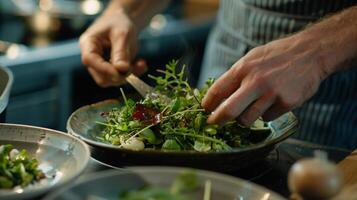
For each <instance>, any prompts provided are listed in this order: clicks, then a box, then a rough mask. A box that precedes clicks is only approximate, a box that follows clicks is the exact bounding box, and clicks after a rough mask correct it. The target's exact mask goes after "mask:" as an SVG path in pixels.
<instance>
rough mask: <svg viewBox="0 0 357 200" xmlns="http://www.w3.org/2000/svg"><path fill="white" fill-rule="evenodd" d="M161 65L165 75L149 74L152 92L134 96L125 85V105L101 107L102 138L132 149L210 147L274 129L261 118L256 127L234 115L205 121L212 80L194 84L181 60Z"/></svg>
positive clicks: (248, 140)
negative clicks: (221, 120) (243, 123)
mask: <svg viewBox="0 0 357 200" xmlns="http://www.w3.org/2000/svg"><path fill="white" fill-rule="evenodd" d="M158 71H159V72H160V73H162V75H163V76H151V75H149V77H150V78H152V79H154V80H155V81H156V86H155V93H154V94H150V95H147V96H146V97H145V98H143V99H141V100H140V101H134V100H133V99H128V98H127V97H126V95H125V94H124V92H123V90H121V93H122V96H123V101H124V103H123V105H122V106H121V107H116V108H114V109H112V110H111V111H110V112H106V113H102V117H103V118H104V122H97V123H98V124H100V125H102V126H104V129H103V131H102V132H101V134H99V136H97V139H98V140H100V141H102V142H106V143H111V144H113V145H118V146H120V147H122V148H126V149H133V150H142V149H159V150H174V151H181V150H194V151H199V152H210V151H227V150H231V149H232V148H233V147H244V146H247V145H251V144H253V143H257V142H260V141H262V140H264V139H265V138H266V137H268V136H269V134H270V129H269V128H267V127H266V124H265V123H264V122H263V121H261V120H257V121H256V122H255V123H254V124H253V126H252V127H243V126H241V125H239V124H238V123H237V122H236V121H230V122H227V123H226V124H224V125H223V126H218V125H215V124H207V123H206V120H207V118H208V115H209V113H207V112H206V111H205V110H204V109H203V108H202V107H201V101H202V99H203V97H204V95H205V94H206V92H207V90H208V88H209V87H210V86H211V85H212V83H213V82H214V80H213V79H209V80H207V82H206V85H205V86H204V87H203V88H201V89H196V88H191V87H190V85H189V83H188V81H187V78H186V76H185V66H183V67H181V69H180V70H179V67H178V62H177V61H171V62H170V63H168V64H167V65H166V69H165V70H162V71H161V70H158Z"/></svg>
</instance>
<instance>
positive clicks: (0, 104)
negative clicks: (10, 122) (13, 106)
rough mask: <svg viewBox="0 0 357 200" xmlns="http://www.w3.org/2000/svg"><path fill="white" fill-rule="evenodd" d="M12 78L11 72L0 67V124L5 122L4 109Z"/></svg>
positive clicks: (7, 100)
mask: <svg viewBox="0 0 357 200" xmlns="http://www.w3.org/2000/svg"><path fill="white" fill-rule="evenodd" d="M13 81H14V77H13V75H12V72H11V71H10V70H9V69H7V68H5V67H1V66H0V122H5V117H6V107H7V104H8V102H9V96H10V90H11V86H12V83H13Z"/></svg>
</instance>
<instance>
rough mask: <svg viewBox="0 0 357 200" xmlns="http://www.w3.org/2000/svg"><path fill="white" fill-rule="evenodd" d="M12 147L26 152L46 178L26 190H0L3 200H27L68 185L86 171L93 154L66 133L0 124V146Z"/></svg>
mask: <svg viewBox="0 0 357 200" xmlns="http://www.w3.org/2000/svg"><path fill="white" fill-rule="evenodd" d="M2 144H12V145H13V146H14V148H16V149H19V150H21V149H26V150H27V152H28V154H29V155H30V156H31V157H35V158H36V159H38V160H39V168H40V169H41V170H42V171H43V172H44V173H45V175H46V178H45V179H42V180H41V181H39V182H37V183H34V184H31V185H29V186H27V187H24V188H15V189H0V199H6V200H11V199H28V198H34V197H38V196H40V195H43V194H45V193H46V192H48V191H49V190H51V189H54V188H58V187H60V186H61V185H64V184H66V183H69V182H70V181H72V180H73V179H75V178H76V177H78V176H79V175H80V174H81V172H82V171H83V170H84V168H85V167H86V165H87V163H88V161H89V158H90V152H89V148H88V146H87V145H86V144H85V143H84V142H82V141H80V140H79V139H77V138H75V137H73V136H70V135H68V134H66V133H63V132H59V131H55V130H50V129H46V128H40V127H34V126H26V125H16V124H0V145H2Z"/></svg>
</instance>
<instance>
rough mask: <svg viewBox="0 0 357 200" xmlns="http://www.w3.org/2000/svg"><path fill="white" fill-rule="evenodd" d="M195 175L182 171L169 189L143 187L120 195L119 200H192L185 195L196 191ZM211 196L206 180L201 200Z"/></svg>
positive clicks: (190, 171) (209, 186)
mask: <svg viewBox="0 0 357 200" xmlns="http://www.w3.org/2000/svg"><path fill="white" fill-rule="evenodd" d="M198 186H199V185H198V178H197V174H196V172H195V171H193V170H185V171H182V172H181V173H180V174H179V175H178V176H177V177H176V179H175V180H174V182H173V183H172V184H171V187H170V188H163V187H159V186H152V185H150V186H145V187H143V188H141V189H139V190H131V191H127V192H124V193H123V194H121V195H120V197H119V199H120V200H148V199H150V200H192V199H191V198H189V197H187V194H188V193H190V192H193V191H195V190H197V189H198ZM210 196H211V185H210V181H209V180H207V181H206V184H205V187H204V193H203V200H209V199H210Z"/></svg>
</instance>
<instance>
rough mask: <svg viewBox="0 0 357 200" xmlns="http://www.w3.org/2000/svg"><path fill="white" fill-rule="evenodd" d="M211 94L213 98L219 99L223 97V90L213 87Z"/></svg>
mask: <svg viewBox="0 0 357 200" xmlns="http://www.w3.org/2000/svg"><path fill="white" fill-rule="evenodd" d="M209 94H210V95H211V96H212V97H218V96H220V95H221V89H219V88H218V87H216V86H212V87H211V88H210V90H209Z"/></svg>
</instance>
